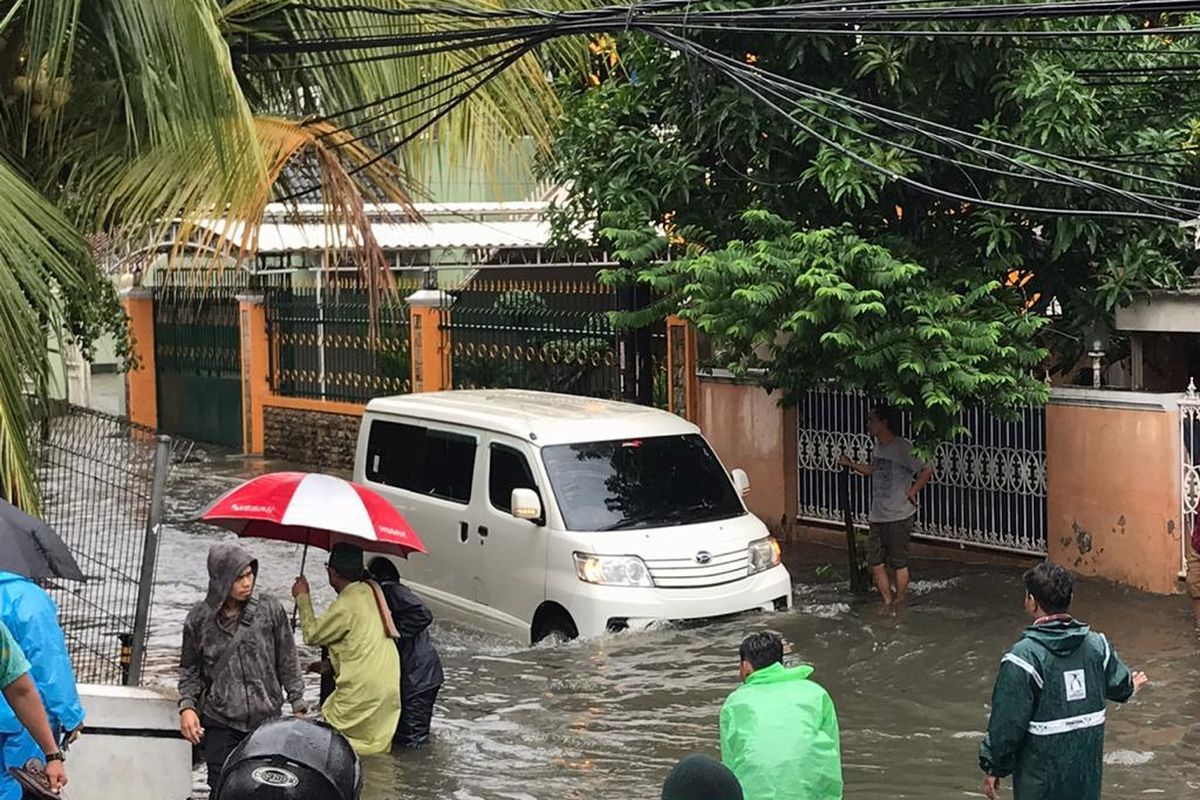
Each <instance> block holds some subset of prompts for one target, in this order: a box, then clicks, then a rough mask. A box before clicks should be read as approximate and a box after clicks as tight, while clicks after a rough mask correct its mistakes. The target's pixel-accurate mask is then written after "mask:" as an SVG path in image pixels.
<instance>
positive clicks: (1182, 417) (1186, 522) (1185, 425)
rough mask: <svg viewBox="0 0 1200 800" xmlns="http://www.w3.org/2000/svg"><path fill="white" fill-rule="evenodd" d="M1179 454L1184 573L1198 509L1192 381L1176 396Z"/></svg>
mask: <svg viewBox="0 0 1200 800" xmlns="http://www.w3.org/2000/svg"><path fill="white" fill-rule="evenodd" d="M1179 442H1180V448H1179V453H1180V456H1182V459H1183V460H1182V472H1181V473H1180V480H1179V506H1180V508H1179V512H1180V513H1179V520H1180V522H1181V524H1182V526H1183V528H1182V530H1181V531H1180V533H1181V536H1180V537H1179V544H1180V549H1179V572H1180V574H1181V575H1183V574H1186V572H1187V549H1188V548H1189V547H1191V539H1192V530H1193V529H1194V528H1195V526H1196V512H1197V510H1198V509H1200V393H1197V392H1196V382H1195V381H1194V380H1192V381H1188V388H1187V391H1186V392H1185V393H1184V395H1183V397H1181V398H1180V399H1179Z"/></svg>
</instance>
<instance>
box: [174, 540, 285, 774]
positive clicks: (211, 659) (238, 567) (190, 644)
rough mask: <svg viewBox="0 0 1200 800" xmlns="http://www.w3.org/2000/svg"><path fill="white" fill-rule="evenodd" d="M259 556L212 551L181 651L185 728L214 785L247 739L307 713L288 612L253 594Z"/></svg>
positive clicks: (223, 546)
mask: <svg viewBox="0 0 1200 800" xmlns="http://www.w3.org/2000/svg"><path fill="white" fill-rule="evenodd" d="M257 578H258V561H257V560H256V559H254V558H253V557H252V556H251V555H250V554H249V553H247V552H246V551H245V550H243V549H242V548H241V547H239V546H238V545H236V544H233V543H231V542H221V543H219V544H214V545H213V546H212V547H211V548H210V549H209V551H208V594H207V596H206V597H205V598H204V600H203V601H202V602H200V603H197V604H196V605H195V606H194V607H193V608H192V610H191V611H189V612H188V615H187V619H186V620H185V621H184V623H183V649H182V651H181V652H180V656H179V729H180V732H181V733H182V734H183V738H185V739H187V740H188V741H189V742H191V743H192V744H194V745H197V744H198V745H201V746H202V749H203V753H204V762H205V764H206V765H207V766H208V785H209V786H210V787H215V786H217V783H218V779H219V778H220V775H221V768H222V767H223V766H224V764H225V759H226V758H228V757H229V754H230V753H231V752H232V751H233V749H234V748H235V747H237V745H238V743H240V742H241V741H242V739H244V738H246V736H247V735H248V734H249V733H250V732H251V731H253V730H254V729H255V728H257V727H258V726H259V725H261V724H262V723H263V722H265V721H267V720H268V719H271V718H273V717H278V716H280V715H281V712H282V708H283V701H284V698H285V697H286V698H287V701H288V702H289V703H290V704H291V706H292V711H293V713H295V714H296V715H298V716H303V715H304V714H306V713H308V706H307V705H306V704H305V702H304V676H303V674H302V673H301V671H300V662H299V661H298V660H297V657H296V640H295V638H294V637H293V635H292V628H291V625H290V624H289V622H288V615H287V612H286V611H285V610H284V608H283V605H282V604H280V602H279V601H278V600H276V599H275V598H273V597H270V596H269V595H261V594H255V592H254V584H255V581H256V580H257Z"/></svg>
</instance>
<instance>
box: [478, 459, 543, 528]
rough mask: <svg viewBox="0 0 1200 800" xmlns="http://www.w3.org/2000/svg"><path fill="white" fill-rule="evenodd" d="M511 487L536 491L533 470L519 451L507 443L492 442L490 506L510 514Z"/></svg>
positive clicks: (489, 479) (489, 471)
mask: <svg viewBox="0 0 1200 800" xmlns="http://www.w3.org/2000/svg"><path fill="white" fill-rule="evenodd" d="M513 489H533V490H534V491H535V492H536V491H537V483H536V482H535V481H534V479H533V470H531V469H530V468H529V462H528V461H526V460H525V456H524V455H523V454H522V453H521V452H520V451H518V450H515V449H513V448H511V447H509V446H507V445H503V444H494V445H492V454H491V464H490V465H489V469H488V496H489V498H490V499H491V502H492V507H493V508H496V509H499V510H500V511H503V512H505V513H506V514H511V513H512V493H513Z"/></svg>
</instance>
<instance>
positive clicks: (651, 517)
mask: <svg viewBox="0 0 1200 800" xmlns="http://www.w3.org/2000/svg"><path fill="white" fill-rule="evenodd" d="M664 519H665V517H664V515H663V512H661V511H654V512H653V513H651V512H646V513H644V514H634V515H633V516H632V517H625V518H624V519H620V520H618V521H616V522H614V523H613V524H612V525H606V526H605V527H603V528H601V529H600V531H601V532H604V531H619V530H624V529H626V528H632V527H634V526H636V525H645V524H649V523H652V522H660V521H663V520H664Z"/></svg>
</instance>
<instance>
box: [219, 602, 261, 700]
mask: <svg viewBox="0 0 1200 800" xmlns="http://www.w3.org/2000/svg"><path fill="white" fill-rule="evenodd" d="M257 608H258V598H257V597H251V598H250V599H249V600H248V601H246V607H245V608H243V609H242V616H241V617H240V618H239V619H238V626H237V630H235V631H234V632H233V638H232V639H230V640H229V646H228V647H226V648H225V652H224V653H221V657H220V658H218V659H217V663H216V664H214V665H213V671H212V674H211V675H210V676H209V677H208V682H209V684H210V685H211V684H213V683H216V680H217V678H219V677H221V673H223V672H224V671H225V669H226V668H227V667H228V666H229V662H230V661H232V660H233V654H234V653H235V652H237V647H238V643H239V642H241V641H242V634H243V633H244V632H245V631H246V630H247V629H248V628H249V627H250V625H251V623H253V622H254V612H255V610H256V609H257ZM217 613H220V612H219V611H218V612H217Z"/></svg>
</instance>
